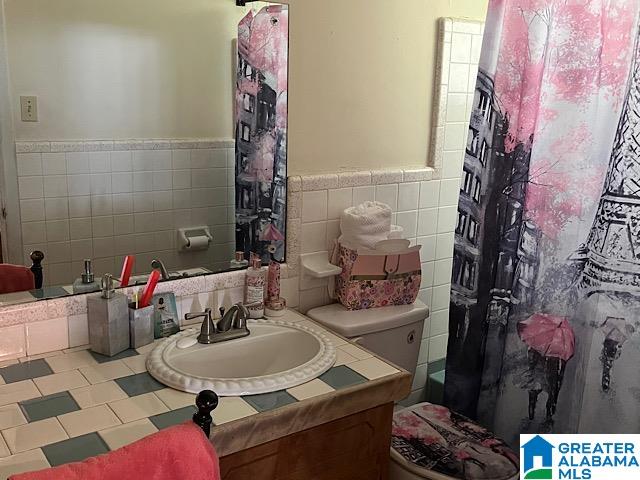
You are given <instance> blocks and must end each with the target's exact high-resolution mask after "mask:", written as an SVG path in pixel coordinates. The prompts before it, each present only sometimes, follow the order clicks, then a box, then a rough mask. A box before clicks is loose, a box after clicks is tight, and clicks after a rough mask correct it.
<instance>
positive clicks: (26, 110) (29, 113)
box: [20, 95, 38, 122]
mask: <svg viewBox="0 0 640 480" xmlns="http://www.w3.org/2000/svg"><path fill="white" fill-rule="evenodd" d="M20 112H21V118H22V121H23V122H37V121H38V97H36V96H35V95H21V96H20Z"/></svg>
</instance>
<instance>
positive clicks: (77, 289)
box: [73, 258, 100, 293]
mask: <svg viewBox="0 0 640 480" xmlns="http://www.w3.org/2000/svg"><path fill="white" fill-rule="evenodd" d="M99 290H100V285H98V282H96V281H95V278H94V275H93V271H92V269H91V259H90V258H85V260H84V272H83V273H82V275H81V276H80V278H77V279H76V281H75V282H73V293H91V292H97V291H99Z"/></svg>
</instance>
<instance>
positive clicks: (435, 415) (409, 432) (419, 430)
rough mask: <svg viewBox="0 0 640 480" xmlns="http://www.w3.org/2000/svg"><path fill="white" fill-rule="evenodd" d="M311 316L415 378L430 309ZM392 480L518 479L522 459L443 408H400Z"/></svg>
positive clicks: (337, 310)
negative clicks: (519, 463)
mask: <svg viewBox="0 0 640 480" xmlns="http://www.w3.org/2000/svg"><path fill="white" fill-rule="evenodd" d="M307 316H308V317H310V318H312V319H313V320H315V321H316V322H318V323H320V324H322V325H323V326H325V327H327V328H328V329H330V330H333V331H334V332H336V333H338V334H340V335H342V336H343V337H346V338H348V339H350V340H351V341H353V342H355V343H357V344H358V345H361V346H363V347H364V348H367V349H368V350H371V351H372V352H374V353H376V354H378V355H380V356H381V357H382V358H385V359H387V360H389V361H390V362H392V363H394V364H396V365H398V366H400V367H402V368H404V369H405V370H407V371H408V372H409V373H411V374H412V375H413V374H415V370H416V364H417V362H418V354H419V352H420V343H421V340H422V330H423V327H424V322H425V320H426V319H427V318H428V316H429V310H428V308H427V306H426V305H425V304H424V303H422V302H421V301H419V300H417V301H416V302H415V303H414V304H412V305H401V306H391V307H382V308H373V309H369V310H351V311H350V310H347V309H346V308H345V307H344V306H342V305H341V304H339V303H334V304H331V305H327V306H324V307H319V308H314V309H312V310H310V311H309V312H307ZM391 445H392V448H391V467H390V471H391V474H390V479H391V480H422V479H431V480H515V479H517V478H519V473H520V472H519V466H518V456H517V455H516V454H515V453H514V452H513V451H512V450H511V449H510V448H509V447H508V446H507V445H506V444H505V443H504V442H503V441H502V440H500V439H499V438H497V437H496V436H495V435H493V434H492V433H491V432H489V431H488V430H486V429H484V428H483V427H481V426H480V425H478V424H476V423H474V422H473V421H471V420H469V419H467V418H465V417H463V416H462V415H459V414H457V413H455V412H452V411H450V410H449V409H448V408H446V407H443V406H441V405H432V404H430V403H420V404H417V405H413V406H411V407H407V408H404V409H400V410H397V411H396V412H395V413H394V416H393V430H392V439H391Z"/></svg>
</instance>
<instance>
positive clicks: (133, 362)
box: [0, 311, 411, 479]
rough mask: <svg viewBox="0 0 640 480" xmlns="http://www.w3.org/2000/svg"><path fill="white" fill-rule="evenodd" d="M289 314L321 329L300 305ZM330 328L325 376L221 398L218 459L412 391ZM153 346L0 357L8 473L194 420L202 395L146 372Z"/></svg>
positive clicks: (0, 442)
mask: <svg viewBox="0 0 640 480" xmlns="http://www.w3.org/2000/svg"><path fill="white" fill-rule="evenodd" d="M283 320H285V321H289V322H300V323H301V324H303V325H306V326H308V327H311V328H314V329H318V330H323V329H322V328H321V327H320V326H318V325H317V324H316V323H315V322H313V321H311V320H310V319H308V318H307V317H305V316H303V315H301V314H299V313H297V312H294V311H289V312H287V315H286V317H284V318H283ZM325 333H327V335H328V336H329V337H330V338H331V340H332V342H333V343H334V345H335V346H336V351H337V360H336V363H335V365H334V366H333V367H332V368H331V369H330V370H329V371H328V372H326V373H324V374H323V375H321V376H320V377H318V378H316V379H314V380H312V381H310V382H308V383H305V384H303V385H299V386H297V387H293V388H289V389H287V390H282V391H279V392H273V393H266V394H262V395H252V396H243V397H221V398H220V403H219V405H218V407H217V408H216V409H215V410H214V411H213V421H214V424H215V426H214V427H213V429H212V432H211V441H212V442H213V444H214V445H215V446H216V449H217V451H218V454H219V455H220V456H226V455H230V454H232V453H235V452H238V451H241V450H244V449H246V448H251V447H253V446H256V445H260V444H262V443H266V442H269V441H271V440H275V439H277V438H281V437H283V436H286V435H290V434H293V433H296V432H299V431H302V430H306V429H309V428H313V427H315V426H318V425H321V424H323V423H327V422H331V421H333V420H336V419H338V418H342V417H345V416H348V415H352V414H354V413H357V412H361V411H363V410H367V409H369V408H373V407H376V406H379V405H382V404H385V403H389V402H393V401H397V400H400V399H402V398H404V397H405V396H406V395H408V394H409V391H410V387H411V376H410V374H408V373H407V372H405V371H404V370H401V369H399V368H397V367H394V366H392V365H390V364H389V363H388V362H386V361H383V360H381V359H379V358H377V357H376V356H375V355H373V354H372V353H370V352H368V351H366V350H364V349H362V348H361V347H359V346H356V345H355V344H352V343H349V342H348V341H347V340H345V339H343V338H341V337H338V336H336V335H334V334H331V333H328V332H325ZM153 347H154V344H151V345H147V346H145V347H142V348H139V349H137V350H127V351H125V352H123V353H121V354H118V355H116V356H115V357H111V358H108V357H104V356H102V355H98V354H95V353H92V352H90V351H89V350H87V348H88V346H85V347H77V348H72V349H69V350H65V351H62V352H52V353H48V354H44V355H40V356H36V357H31V358H29V357H27V358H23V359H20V360H14V361H10V362H5V363H4V364H0V432H1V435H0V479H5V478H7V477H8V476H9V475H13V474H15V473H19V472H24V471H30V470H38V469H42V468H47V467H49V466H56V465H61V464H63V463H68V462H73V461H80V460H83V459H85V458H87V457H90V456H93V455H99V454H101V453H106V452H108V451H110V450H114V449H117V448H119V447H122V446H124V445H127V444H129V443H131V442H134V441H136V440H138V439H140V438H142V437H144V436H146V435H149V434H151V433H154V432H156V431H158V430H159V429H162V428H166V427H169V426H171V425H175V424H178V423H182V422H184V421H187V420H189V419H191V417H192V415H193V413H194V412H195V395H193V394H190V393H185V392H180V391H178V390H174V389H171V388H168V387H166V386H165V385H163V384H161V383H159V382H157V381H156V380H155V379H153V378H152V377H151V376H150V375H149V374H148V373H147V371H146V367H145V361H146V357H147V354H148V353H149V352H150V351H151V350H152V349H153ZM365 390H366V395H363V394H362V393H363V391H365Z"/></svg>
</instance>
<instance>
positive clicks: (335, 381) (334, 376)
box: [318, 365, 367, 390]
mask: <svg viewBox="0 0 640 480" xmlns="http://www.w3.org/2000/svg"><path fill="white" fill-rule="evenodd" d="M318 378H320V380H322V381H323V382H324V383H326V384H327V385H330V386H331V387H333V388H335V389H336V390H337V389H339V388H346V387H350V386H351V385H357V384H359V383H366V382H367V379H366V378H364V377H363V376H362V375H360V374H359V373H357V372H354V371H353V370H351V369H350V368H349V367H347V366H346V365H340V366H338V367H333V368H332V369H330V370H329V371H327V372H325V373H323V374H322V375H320V377H318Z"/></svg>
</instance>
